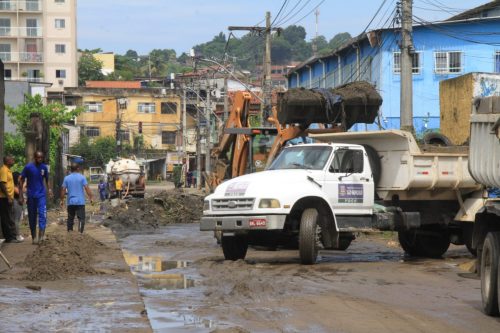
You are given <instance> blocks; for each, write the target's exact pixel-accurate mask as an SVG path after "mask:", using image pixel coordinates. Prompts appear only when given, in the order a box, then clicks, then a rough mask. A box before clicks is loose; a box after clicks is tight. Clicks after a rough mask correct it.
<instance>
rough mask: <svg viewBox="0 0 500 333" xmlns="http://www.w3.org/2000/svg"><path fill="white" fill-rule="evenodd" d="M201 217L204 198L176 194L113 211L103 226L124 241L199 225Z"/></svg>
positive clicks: (129, 203) (163, 194) (136, 201)
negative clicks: (176, 225)
mask: <svg viewBox="0 0 500 333" xmlns="http://www.w3.org/2000/svg"><path fill="white" fill-rule="evenodd" d="M202 213H203V196H201V195H197V194H190V193H184V192H182V191H179V190H173V191H166V192H161V193H158V194H156V195H154V196H153V197H151V198H146V199H136V198H135V199H130V200H128V201H126V202H122V203H121V204H120V205H118V206H117V207H110V208H109V209H108V211H107V214H106V215H107V216H106V218H105V219H104V221H103V224H104V225H105V226H106V227H109V228H111V229H113V231H114V232H115V233H117V234H118V236H120V237H124V236H126V235H128V234H129V232H131V231H145V232H150V231H153V230H154V229H156V228H158V227H160V226H162V225H167V224H174V223H194V222H198V221H199V220H200V218H201V215H202Z"/></svg>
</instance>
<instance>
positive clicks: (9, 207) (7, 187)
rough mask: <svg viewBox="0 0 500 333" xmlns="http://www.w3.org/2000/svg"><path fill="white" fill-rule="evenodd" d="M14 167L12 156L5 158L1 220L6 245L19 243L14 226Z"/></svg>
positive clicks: (0, 177) (0, 181)
mask: <svg viewBox="0 0 500 333" xmlns="http://www.w3.org/2000/svg"><path fill="white" fill-rule="evenodd" d="M13 165H14V158H13V157H12V156H5V157H4V159H3V166H2V167H1V168H0V219H1V225H2V233H3V236H4V237H5V242H6V243H19V242H20V241H19V240H17V238H16V228H15V225H14V220H13V219H12V216H13V208H14V177H13V176H12V171H11V170H10V168H11V167H12V166H13Z"/></svg>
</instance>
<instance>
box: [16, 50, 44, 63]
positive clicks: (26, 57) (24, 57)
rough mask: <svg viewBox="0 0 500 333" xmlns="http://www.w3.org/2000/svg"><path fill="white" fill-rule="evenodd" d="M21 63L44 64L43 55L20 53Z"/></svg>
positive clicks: (38, 53) (39, 53)
mask: <svg viewBox="0 0 500 333" xmlns="http://www.w3.org/2000/svg"><path fill="white" fill-rule="evenodd" d="M19 61H20V62H43V53H41V52H19Z"/></svg>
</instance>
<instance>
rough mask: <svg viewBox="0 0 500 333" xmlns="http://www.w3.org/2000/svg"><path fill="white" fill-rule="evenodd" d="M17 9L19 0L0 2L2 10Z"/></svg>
mask: <svg viewBox="0 0 500 333" xmlns="http://www.w3.org/2000/svg"><path fill="white" fill-rule="evenodd" d="M16 10H17V1H2V2H0V11H6V12H11V11H16Z"/></svg>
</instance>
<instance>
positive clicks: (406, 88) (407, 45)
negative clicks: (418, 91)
mask: <svg viewBox="0 0 500 333" xmlns="http://www.w3.org/2000/svg"><path fill="white" fill-rule="evenodd" d="M401 4H402V20H401V59H400V60H401V115H400V117H401V118H400V128H401V129H402V130H406V131H409V132H411V133H415V129H414V127H413V77H412V76H413V74H412V67H413V65H412V53H413V42H412V29H413V27H412V0H401Z"/></svg>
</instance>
